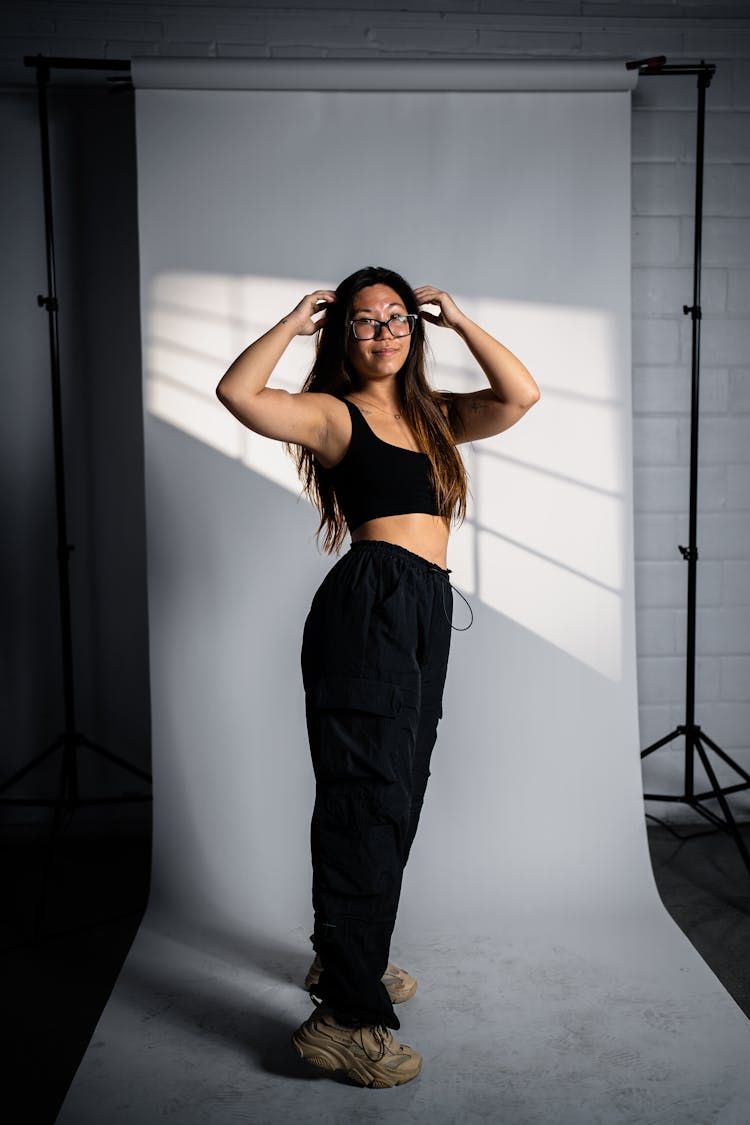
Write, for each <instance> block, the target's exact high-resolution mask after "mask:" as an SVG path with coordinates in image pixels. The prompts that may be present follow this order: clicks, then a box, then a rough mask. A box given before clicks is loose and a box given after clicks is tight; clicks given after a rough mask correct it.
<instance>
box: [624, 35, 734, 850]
mask: <svg viewBox="0 0 750 1125" xmlns="http://www.w3.org/2000/svg"><path fill="white" fill-rule="evenodd" d="M665 62H666V60H665V58H664V56H663V55H662V56H659V57H658V58H654V59H645V60H641V61H640V62H632V63H627V64H626V65H627V66H628V68H631V69H632V68H635V67H638V68H639V69H638V73H639V74H642V75H644V76H651V75H661V74H666V75H682V74H697V76H698V132H697V142H696V159H695V243H694V249H693V303H692V305H683V306H682V311H683V312H684V313H685V315H688V314H690V315H691V317H692V321H693V333H692V384H691V387H692V389H691V409H690V527H689V544H688V546H687V547H682V546H680V547H679V551H680V553H681V555H682V557H683V559H685V561H686V562H687V564H688V596H687V613H688V617H687V668H686V677H685V696H686V719H685V722H684V723H681V724H680V725H679V726H677V727H675V729H674V730H673V731H672V732H671V733H670V734H667V735H665V736H664V737H663V738H660V739H658V740H657V741H656V742H653V743H652V744H651V745H650V746H647V747H646V749H645V750H642V751H641V758H645V757H646V756H647V755H648V754H653V752H654V751H655V750H658V749H659V747H660V746H665V745H666V744H667V743H668V742H671V741H672V740H673V739H675V738H678V737H680V736H681V735H684V736H685V779H684V788H683V792H682V793H680V794H679V795H674V794H671V793H644V798H645V800H647V801H672V802H674V801H678V802H680V803H681V804H684V805H689V806H690V807H691V808H692V809H695V811H696V812H697V813H700V815H701V816H702V817H704V818H705V819H706V820H708V821H710V822H711V824H713V825H715V826H716V827H717V828H719V829H721V830H722V831H723V832H726V833H728V834H729V835H730V836H732V838H733V839H734V842H735V844H736V845H737V849H738V851H739V853H740V855H741V856H742V859H743V861H744V864H745V866H746V868H747V870H748V872H750V855H749V854H748V850H747V847H746V846H745V841H744V840H743V838H742V834H741V832H740V830H739V828H738V827H737V823H736V821H735V819H734V817H733V815H732V810H731V809H730V807H729V803H728V802H727V799H726V797H727V794H729V793H739V792H740V791H741V790H743V789H748V788H750V774H748V773H747V771H746V770H744V769H743V768H742V767H741V766H740V765H738V764H737V762H735V761H733V759H732V758H730V756H729V755H728V754H727V753H726V752H725V751H724V750H722V749H721V747H719V746H717V745H716V743H715V742H714V741H713V739H711V738H709V737H708V735H707V734H706V733H705V732H704V731H702V730H701V728H700V726H698V725H697V724H696V722H695V604H696V577H697V566H698V547H697V544H696V526H697V512H698V418H699V410H698V389H699V382H700V380H699V355H700V323H701V306H700V268H701V238H702V231H703V136H704V126H705V115H706V89H707V87H708V86H709V85H710V83H711V78H712V77H713V75H714V73H715V71H716V67H715V66H714V65H713V64H712V63H705V62H704V61H703V59H701V61H700V65H698V66H695V65H693V66H690V65H684V66H683V65H679V64H678V65H675V66H665V65H664V63H665ZM707 748H708V749H711V750H713V752H714V753H715V754H716V755H718V757H719V758H721V760H722V761H723V762H725V763H726V765H728V766H730V767H731V768H732V769H733V770H734V771H735V773H736V774H738V776H739V777H741V778H743V780H742V781H741V782H738V783H737V784H735V785H725V786H722V785H720V784H719V781H718V779H717V777H716V774H715V772H714V769H713V767H712V765H711V762H710V760H709V757H708V753H707ZM695 754H697V755H698V757H699V758H700V761H701V763H702V765H703V768H704V770H705V771H706V776H707V777H708V780H709V783H710V785H711V788H710V789H708V790H706V791H704V792H700V793H696V792H695V777H694V766H695V761H694V755H695ZM710 800H716V801H718V802H719V806H720V808H721V814H722V815H721V816H720V815H719V814H718V813H717V812H716V811H715V810H714V809H710V808H706V807H705V805H704V802H705V801H710Z"/></svg>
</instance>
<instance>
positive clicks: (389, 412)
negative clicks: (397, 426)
mask: <svg viewBox="0 0 750 1125" xmlns="http://www.w3.org/2000/svg"><path fill="white" fill-rule="evenodd" d="M363 402H364V404H365V406H371V407H372V408H373V410H379V411H380V413H381V414H388V415H389V416H390V417H391V418H395V419H396V421H398V419H399V418H400V417H401V414H400V413H399V414H394V413H393V411H392V410H384V409H383V407H382V406H377V405H376V404H375V403H374V402H369V401H368V400H367V399H363Z"/></svg>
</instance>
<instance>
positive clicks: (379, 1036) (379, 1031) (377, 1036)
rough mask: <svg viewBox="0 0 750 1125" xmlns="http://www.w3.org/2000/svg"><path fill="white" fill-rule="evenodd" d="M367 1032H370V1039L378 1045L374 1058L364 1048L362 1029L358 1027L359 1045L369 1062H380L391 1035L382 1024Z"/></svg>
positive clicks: (372, 1027)
mask: <svg viewBox="0 0 750 1125" xmlns="http://www.w3.org/2000/svg"><path fill="white" fill-rule="evenodd" d="M369 1030H370V1031H371V1032H372V1037H373V1039H374V1040H375V1042H376V1043H378V1044H379V1045H380V1050H379V1053H378V1054H377V1056H376V1057H375V1058H373V1056H372V1055H371V1054H370V1052H369V1051H368V1050H367V1047H365V1036H364V1031H365V1029H364V1027H360V1029H359V1045H360V1047H361V1048H362V1051H363V1052H364V1054H365V1056H366V1057H367V1058H368V1059H369V1060H370V1062H380V1060H381V1059H382V1058H383V1055H384V1054H385V1051H386V1047H387V1046H388V1044H389V1043H390V1041H391V1038H392V1036H391V1033H390V1031H389V1030H388V1028H387V1027H386V1026H385V1025H384V1024H377V1025H373V1026H371V1027H370V1029H369Z"/></svg>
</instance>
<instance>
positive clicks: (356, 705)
mask: <svg viewBox="0 0 750 1125" xmlns="http://www.w3.org/2000/svg"><path fill="white" fill-rule="evenodd" d="M403 696H404V693H403V689H402V688H401V686H400V685H399V684H389V683H385V682H384V681H383V680H365V679H362V678H361V677H357V676H321V678H320V679H319V680H318V681H317V683H316V684H315V687H314V689H313V703H314V705H315V706H316V707H322V708H339V709H342V710H345V711H369V712H370V714H373V715H398V714H399V713H400V711H401V708H402V706H403Z"/></svg>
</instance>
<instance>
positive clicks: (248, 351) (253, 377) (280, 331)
mask: <svg viewBox="0 0 750 1125" xmlns="http://www.w3.org/2000/svg"><path fill="white" fill-rule="evenodd" d="M297 332H298V329H297V327H296V325H295V324H294V323H293V322H292V320H291V318H290V317H286V316H285V317H284V318H283V320H280V321H279V323H278V324H275V325H274V326H273V328H269V330H268V332H265V333H264V334H263V335H262V336H260V337H259V338H258V339H257V340H255V341H254V342H253V343H252V344H250V345H249V347H247V348H245V350H244V351H243V352H240V354H239V355H238V356H237V358H236V359H235V360H234V362H233V363H232V364H231V365H230V366H229V367H228V368H227V370H226V371H225V373H224V375H223V376H222V377H221V380H220V381H219V385H218V386H217V388H216V394H217V395H218V397H219V399H220V400H221V401H222V402H227V401H230V400H231V399H232V398H235V397H236V396H237V395H241V396H242V398H247V397H248V396H251V395H257V394H260V392H261V391H262V390H263V389H264V387H265V385H266V383H267V382H268V380H269V379H270V377H271V373H272V371H273V369H274V368H275V367H276V364H277V363H278V362H279V360H280V359H281V357H282V355H283V354H284V352H285V351H286V349H287V348H288V346H289V344H290V343H291V341H292V340H293V339H294V337H295V336H296V335H297Z"/></svg>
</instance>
